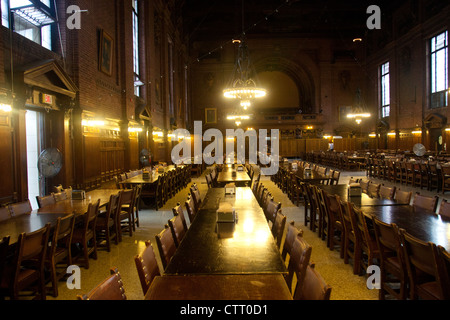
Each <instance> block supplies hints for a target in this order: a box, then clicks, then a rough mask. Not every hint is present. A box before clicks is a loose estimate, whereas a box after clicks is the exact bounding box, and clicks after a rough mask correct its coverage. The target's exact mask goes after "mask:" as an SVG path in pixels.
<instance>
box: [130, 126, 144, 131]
mask: <svg viewBox="0 0 450 320" xmlns="http://www.w3.org/2000/svg"><path fill="white" fill-rule="evenodd" d="M142 131H143V129H142V128H136V127H128V132H142Z"/></svg>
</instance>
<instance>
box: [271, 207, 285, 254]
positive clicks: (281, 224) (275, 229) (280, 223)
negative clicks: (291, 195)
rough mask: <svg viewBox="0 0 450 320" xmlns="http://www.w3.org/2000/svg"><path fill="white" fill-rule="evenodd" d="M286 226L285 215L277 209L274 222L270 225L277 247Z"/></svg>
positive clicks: (279, 244)
mask: <svg viewBox="0 0 450 320" xmlns="http://www.w3.org/2000/svg"><path fill="white" fill-rule="evenodd" d="M285 226H286V216H285V215H284V214H283V213H281V209H280V210H278V211H277V213H276V216H275V220H274V223H273V225H272V235H273V237H274V239H275V241H276V243H277V247H278V248H280V247H281V240H282V239H283V234H284V228H285Z"/></svg>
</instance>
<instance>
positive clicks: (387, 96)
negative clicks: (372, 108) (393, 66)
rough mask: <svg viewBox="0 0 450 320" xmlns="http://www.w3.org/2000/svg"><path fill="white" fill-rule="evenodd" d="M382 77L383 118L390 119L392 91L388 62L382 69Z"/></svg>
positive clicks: (381, 113) (381, 107)
mask: <svg viewBox="0 0 450 320" xmlns="http://www.w3.org/2000/svg"><path fill="white" fill-rule="evenodd" d="M380 69H381V70H380V71H381V72H380V75H381V106H380V109H381V110H380V111H381V112H380V115H381V118H385V117H389V113H390V111H391V90H390V77H389V62H386V63H384V64H382V65H381V67H380Z"/></svg>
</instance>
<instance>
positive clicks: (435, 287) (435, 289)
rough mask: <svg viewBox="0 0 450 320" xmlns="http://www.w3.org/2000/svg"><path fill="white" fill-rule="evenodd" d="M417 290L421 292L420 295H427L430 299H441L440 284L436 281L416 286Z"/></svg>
mask: <svg viewBox="0 0 450 320" xmlns="http://www.w3.org/2000/svg"><path fill="white" fill-rule="evenodd" d="M417 290H418V291H420V292H421V295H420V296H421V297H423V296H428V297H429V298H430V299H436V300H442V299H443V297H442V295H441V290H440V286H439V284H438V283H437V281H432V282H426V283H423V284H420V285H418V286H417Z"/></svg>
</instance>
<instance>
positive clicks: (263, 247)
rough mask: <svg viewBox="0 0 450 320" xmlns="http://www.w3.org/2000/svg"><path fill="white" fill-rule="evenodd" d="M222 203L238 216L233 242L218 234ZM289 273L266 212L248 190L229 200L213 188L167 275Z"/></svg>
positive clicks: (174, 257) (222, 191)
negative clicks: (218, 218) (233, 210)
mask: <svg viewBox="0 0 450 320" xmlns="http://www.w3.org/2000/svg"><path fill="white" fill-rule="evenodd" d="M222 201H224V202H228V203H230V204H231V205H232V206H233V207H234V208H235V210H236V212H237V214H238V221H237V223H236V224H235V229H234V234H233V235H232V237H230V238H219V236H218V234H217V232H216V210H217V208H218V207H219V203H220V202H222ZM286 272H287V270H286V267H285V264H284V262H283V261H282V259H281V255H280V252H279V249H278V247H277V245H276V243H275V241H274V238H273V236H272V233H271V231H270V229H269V226H268V223H267V220H266V217H265V215H264V212H263V210H262V209H261V207H260V206H259V204H258V201H257V200H256V198H255V196H254V195H253V192H252V191H251V189H250V188H248V187H245V188H236V196H235V197H233V196H225V191H224V189H223V188H210V189H209V190H208V193H207V194H206V196H205V198H204V200H203V205H202V207H201V209H200V210H199V212H198V213H197V214H196V216H195V218H194V221H193V222H192V224H191V226H190V227H189V230H188V232H187V233H186V235H185V237H184V239H183V240H182V242H181V243H180V245H179V247H178V248H177V251H176V252H175V254H174V256H173V257H172V260H171V261H170V262H169V264H168V265H167V267H166V270H165V274H166V275H192V274H197V275H198V274H274V273H275V274H277V273H281V274H285V273H286Z"/></svg>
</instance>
